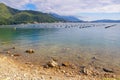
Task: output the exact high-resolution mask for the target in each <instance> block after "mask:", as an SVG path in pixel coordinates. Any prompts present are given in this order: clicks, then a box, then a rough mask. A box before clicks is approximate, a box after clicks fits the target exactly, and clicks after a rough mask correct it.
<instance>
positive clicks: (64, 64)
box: [62, 62, 71, 67]
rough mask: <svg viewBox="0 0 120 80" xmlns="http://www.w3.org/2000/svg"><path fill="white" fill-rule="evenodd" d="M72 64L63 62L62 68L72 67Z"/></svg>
mask: <svg viewBox="0 0 120 80" xmlns="http://www.w3.org/2000/svg"><path fill="white" fill-rule="evenodd" d="M70 65H71V64H70V63H69V62H63V63H62V66H65V67H68V66H70Z"/></svg>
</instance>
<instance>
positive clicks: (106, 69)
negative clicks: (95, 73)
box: [103, 68, 114, 73]
mask: <svg viewBox="0 0 120 80" xmlns="http://www.w3.org/2000/svg"><path fill="white" fill-rule="evenodd" d="M103 71H105V72H109V73H113V72H114V71H113V70H112V69H108V68H103Z"/></svg>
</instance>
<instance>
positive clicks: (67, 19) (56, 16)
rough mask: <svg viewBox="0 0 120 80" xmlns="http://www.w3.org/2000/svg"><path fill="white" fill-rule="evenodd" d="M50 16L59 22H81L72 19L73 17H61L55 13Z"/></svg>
mask: <svg viewBox="0 0 120 80" xmlns="http://www.w3.org/2000/svg"><path fill="white" fill-rule="evenodd" d="M51 15H52V16H54V17H55V18H59V19H60V20H64V21H66V22H83V21H82V20H80V19H78V18H76V17H74V16H61V15H58V14H55V13H51Z"/></svg>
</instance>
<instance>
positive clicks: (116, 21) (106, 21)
mask: <svg viewBox="0 0 120 80" xmlns="http://www.w3.org/2000/svg"><path fill="white" fill-rule="evenodd" d="M91 22H97V23H99V22H100V23H120V20H109V19H103V20H96V21H91Z"/></svg>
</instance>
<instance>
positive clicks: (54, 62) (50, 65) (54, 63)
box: [47, 60, 58, 67]
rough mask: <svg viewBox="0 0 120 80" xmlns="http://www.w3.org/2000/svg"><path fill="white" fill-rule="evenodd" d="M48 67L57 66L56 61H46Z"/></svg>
mask: <svg viewBox="0 0 120 80" xmlns="http://www.w3.org/2000/svg"><path fill="white" fill-rule="evenodd" d="M47 65H48V67H57V66H58V63H57V62H56V61H54V60H51V61H50V62H48V63H47Z"/></svg>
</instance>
